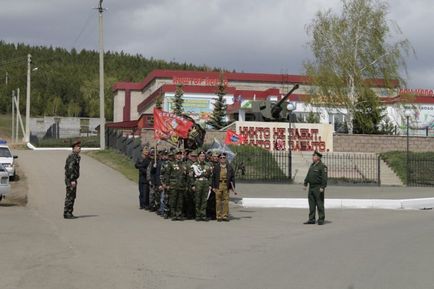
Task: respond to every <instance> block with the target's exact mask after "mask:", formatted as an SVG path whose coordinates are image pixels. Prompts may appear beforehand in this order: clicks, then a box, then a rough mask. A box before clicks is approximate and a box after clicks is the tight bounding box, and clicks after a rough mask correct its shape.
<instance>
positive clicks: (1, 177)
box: [0, 164, 11, 201]
mask: <svg viewBox="0 0 434 289" xmlns="http://www.w3.org/2000/svg"><path fill="white" fill-rule="evenodd" d="M10 192H11V185H10V184H9V173H8V172H7V171H6V168H5V167H4V166H2V165H1V164H0V201H1V200H2V199H3V197H4V196H6V195H7V194H9V193H10Z"/></svg>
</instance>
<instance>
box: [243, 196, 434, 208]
mask: <svg viewBox="0 0 434 289" xmlns="http://www.w3.org/2000/svg"><path fill="white" fill-rule="evenodd" d="M240 203H241V206H243V207H245V208H297V209H305V208H309V204H308V201H307V199H306V198H243V199H242V200H241V202H240ZM324 205H325V207H326V208H327V209H390V210H399V209H404V210H420V209H431V208H434V198H422V199H399V200H395V199H325V204H324Z"/></svg>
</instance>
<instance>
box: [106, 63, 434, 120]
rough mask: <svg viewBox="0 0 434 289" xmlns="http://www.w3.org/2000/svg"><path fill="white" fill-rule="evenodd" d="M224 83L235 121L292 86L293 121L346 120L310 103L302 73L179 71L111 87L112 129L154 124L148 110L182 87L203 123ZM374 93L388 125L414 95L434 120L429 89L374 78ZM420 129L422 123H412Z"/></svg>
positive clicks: (168, 101)
mask: <svg viewBox="0 0 434 289" xmlns="http://www.w3.org/2000/svg"><path fill="white" fill-rule="evenodd" d="M221 77H222V78H223V81H224V83H225V84H226V95H225V101H226V104H227V105H228V108H227V112H228V115H229V116H230V118H232V119H234V120H247V121H248V120H253V119H251V118H252V115H251V114H250V111H249V108H248V107H246V106H243V104H245V103H246V101H249V100H279V99H281V98H282V97H283V96H284V95H285V94H286V93H287V92H288V91H289V90H290V89H291V88H292V87H293V86H294V85H295V84H299V85H300V88H299V89H297V90H296V91H295V93H294V94H292V95H291V97H290V99H289V101H291V102H293V103H294V104H296V109H295V110H294V111H293V113H294V114H295V115H296V116H297V118H301V119H303V118H305V117H306V116H307V115H308V114H309V113H310V112H313V113H315V114H318V116H319V117H320V120H321V122H323V123H332V124H337V123H342V122H344V120H345V115H346V111H345V109H339V110H333V109H326V108H324V107H317V106H312V105H310V103H309V101H308V99H309V89H310V88H311V85H310V81H309V78H308V77H307V76H302V75H287V74H264V73H237V72H224V73H222V74H220V72H203V71H181V70H154V71H152V72H151V73H149V74H148V75H147V76H146V77H145V78H144V80H143V81H142V82H138V83H135V82H117V83H115V84H114V85H113V97H114V111H113V118H114V119H113V120H114V124H112V126H122V123H125V124H128V126H129V127H130V126H131V124H132V123H136V124H137V125H138V124H140V125H138V126H140V127H152V126H153V116H152V112H153V108H154V107H155V103H156V101H157V99H158V98H159V97H161V99H162V102H163V109H164V110H166V111H170V110H171V109H172V100H173V97H174V95H175V91H176V87H177V85H178V84H182V89H183V91H184V104H183V107H184V111H185V113H186V114H188V115H189V116H191V117H192V118H194V119H195V120H196V121H198V122H206V121H207V120H208V118H209V116H210V114H211V112H212V110H213V104H214V101H215V99H216V94H215V93H216V91H217V85H218V84H219V82H220V78H221ZM370 83H371V84H372V86H373V87H374V91H375V92H376V93H377V95H378V96H379V97H380V99H381V101H382V102H383V103H384V104H385V105H386V106H387V112H388V114H389V115H390V117H391V119H392V121H394V122H396V123H397V124H400V123H401V122H402V114H401V113H400V110H401V109H402V104H401V99H402V95H404V94H411V95H413V96H414V97H413V101H412V102H413V103H412V105H413V107H416V108H418V107H422V108H425V109H426V111H427V113H425V114H424V113H422V114H421V112H419V116H420V115H423V117H422V118H425V120H424V121H425V124H424V125H428V126H433V121H434V115H433V113H434V93H433V91H432V90H399V88H398V86H399V83H398V82H397V81H396V82H394V83H393V85H394V86H395V87H396V88H395V89H392V90H390V89H386V88H385V87H384V82H383V81H382V80H379V79H375V80H370ZM417 126H421V124H417Z"/></svg>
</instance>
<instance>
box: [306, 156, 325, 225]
mask: <svg viewBox="0 0 434 289" xmlns="http://www.w3.org/2000/svg"><path fill="white" fill-rule="evenodd" d="M321 157H322V154H320V153H319V152H317V151H315V152H314V153H313V155H312V161H313V162H312V164H311V165H310V167H309V171H308V173H307V176H306V178H305V179H304V189H305V190H306V188H307V185H309V193H308V200H309V220H308V221H307V222H305V223H304V224H315V212H316V209H317V208H318V225H324V219H325V213H324V191H325V188H326V187H327V166H326V165H324V164H323V163H322V162H321Z"/></svg>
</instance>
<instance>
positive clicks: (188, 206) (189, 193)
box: [184, 151, 197, 220]
mask: <svg viewBox="0 0 434 289" xmlns="http://www.w3.org/2000/svg"><path fill="white" fill-rule="evenodd" d="M195 162H197V152H196V151H189V152H187V158H186V160H185V163H186V165H187V171H188V172H189V174H188V176H187V189H186V191H185V194H184V216H185V217H186V218H187V219H189V220H191V219H194V218H195V214H196V211H195V201H194V200H195V194H194V192H193V190H192V187H193V185H194V177H193V174H192V173H191V166H192V165H193V164H194V163H195Z"/></svg>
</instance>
